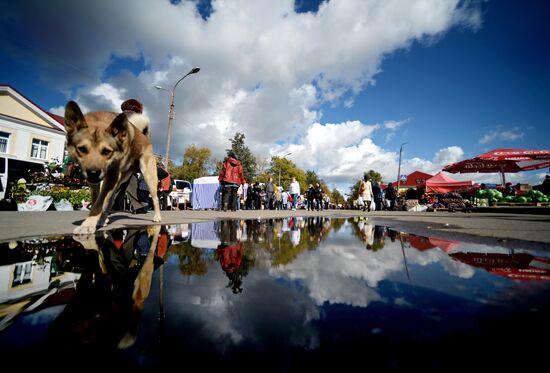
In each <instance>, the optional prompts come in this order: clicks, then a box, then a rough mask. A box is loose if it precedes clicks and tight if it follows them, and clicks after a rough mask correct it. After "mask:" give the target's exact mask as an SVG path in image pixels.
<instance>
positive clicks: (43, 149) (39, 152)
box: [31, 139, 48, 160]
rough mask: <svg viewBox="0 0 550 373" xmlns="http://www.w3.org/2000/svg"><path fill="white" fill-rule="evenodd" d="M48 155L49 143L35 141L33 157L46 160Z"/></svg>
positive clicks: (32, 151)
mask: <svg viewBox="0 0 550 373" xmlns="http://www.w3.org/2000/svg"><path fill="white" fill-rule="evenodd" d="M47 154H48V142H47V141H44V140H37V139H33V140H32V150H31V157H32V158H39V159H44V160H45V159H46V155H47Z"/></svg>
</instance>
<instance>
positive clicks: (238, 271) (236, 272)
mask: <svg viewBox="0 0 550 373" xmlns="http://www.w3.org/2000/svg"><path fill="white" fill-rule="evenodd" d="M237 224H238V222H237V221H231V220H222V221H221V224H220V239H221V243H220V244H219V245H218V247H217V249H216V254H217V256H218V260H219V261H220V265H221V267H222V270H223V271H224V272H225V274H226V276H227V278H228V279H229V283H228V285H227V287H229V288H231V291H233V293H234V294H238V293H242V291H243V287H242V284H243V279H244V277H246V275H247V274H248V268H249V262H248V259H247V258H246V257H245V255H244V242H242V241H240V240H238V239H237Z"/></svg>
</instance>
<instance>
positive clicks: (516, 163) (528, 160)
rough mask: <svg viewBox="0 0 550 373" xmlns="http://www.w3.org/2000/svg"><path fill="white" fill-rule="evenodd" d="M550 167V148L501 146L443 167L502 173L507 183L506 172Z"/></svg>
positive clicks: (456, 171) (450, 169)
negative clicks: (533, 148)
mask: <svg viewBox="0 0 550 373" xmlns="http://www.w3.org/2000/svg"><path fill="white" fill-rule="evenodd" d="M546 167H550V150H529V149H509V148H499V149H495V150H491V151H490V152H487V153H483V154H480V155H478V156H476V157H474V158H471V159H465V160H463V161H460V162H457V163H453V164H450V165H447V166H445V167H443V171H447V172H451V173H458V172H460V173H472V172H480V173H494V172H499V173H500V174H501V175H502V184H505V182H506V179H505V177H504V174H505V173H506V172H514V173H515V172H520V171H531V170H538V169H541V168H546Z"/></svg>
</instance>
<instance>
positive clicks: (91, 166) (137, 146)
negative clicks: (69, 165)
mask: <svg viewBox="0 0 550 373" xmlns="http://www.w3.org/2000/svg"><path fill="white" fill-rule="evenodd" d="M65 128H66V129H67V149H68V151H69V154H70V155H71V157H72V158H73V159H74V160H76V161H77V162H78V163H79V164H80V167H81V169H82V173H83V175H84V177H86V179H87V180H88V183H89V184H90V186H91V191H92V209H91V210H90V214H89V216H88V217H87V218H86V219H85V220H84V222H82V224H81V225H80V226H79V227H77V228H75V230H74V234H92V233H94V232H95V230H96V227H97V226H98V225H101V224H103V223H104V222H105V219H106V218H107V214H108V213H109V211H110V210H111V207H112V205H113V202H114V198H115V196H116V193H117V192H118V189H119V187H120V185H121V184H123V183H124V182H126V181H127V180H128V179H129V178H130V176H131V175H132V174H133V173H134V172H141V174H142V175H143V177H144V179H145V182H146V183H147V187H148V188H149V193H150V194H151V197H152V199H153V206H154V210H155V213H154V216H153V221H155V222H159V221H161V216H160V208H159V201H158V197H157V184H158V180H157V168H156V162H155V157H154V155H153V145H152V144H151V142H150V141H149V138H148V137H147V136H146V135H144V134H143V132H142V131H141V130H138V129H137V128H136V127H135V126H134V125H133V124H132V123H130V122H129V121H128V118H127V116H126V115H125V114H117V113H113V112H91V113H88V114H86V115H83V114H82V111H81V110H80V107H79V106H78V104H77V103H76V102H74V101H69V102H68V103H67V106H66V107H65Z"/></svg>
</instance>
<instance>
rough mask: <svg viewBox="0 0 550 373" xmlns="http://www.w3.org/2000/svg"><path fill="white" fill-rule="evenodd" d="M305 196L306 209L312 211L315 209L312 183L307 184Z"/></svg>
mask: <svg viewBox="0 0 550 373" xmlns="http://www.w3.org/2000/svg"><path fill="white" fill-rule="evenodd" d="M306 198H307V209H308V211H309V210H311V211H313V210H314V209H315V205H314V201H315V188H314V187H313V184H309V188H308V190H307V192H306Z"/></svg>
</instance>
